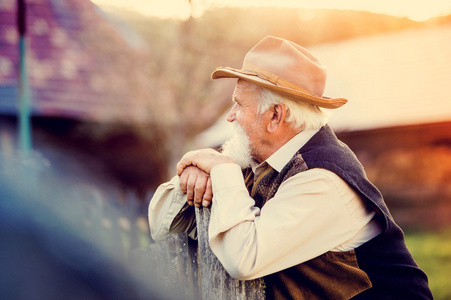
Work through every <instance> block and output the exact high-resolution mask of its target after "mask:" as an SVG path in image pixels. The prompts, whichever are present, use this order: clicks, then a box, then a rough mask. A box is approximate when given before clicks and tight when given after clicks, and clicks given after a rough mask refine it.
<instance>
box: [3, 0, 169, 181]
mask: <svg viewBox="0 0 451 300" xmlns="http://www.w3.org/2000/svg"><path fill="white" fill-rule="evenodd" d="M25 3H26V4H27V7H26V15H25V16H26V29H27V30H26V35H25V40H26V72H27V75H28V83H29V92H30V101H31V122H32V144H33V148H34V150H36V151H39V152H40V153H42V154H43V155H44V156H45V157H48V158H50V160H52V161H51V165H52V167H54V168H56V169H58V168H61V169H62V170H63V172H65V173H66V175H67V176H71V175H72V173H76V172H77V170H78V169H80V168H79V167H76V166H77V164H76V163H74V161H76V160H77V159H79V161H80V162H81V163H80V164H79V165H80V166H81V165H83V167H88V168H90V169H92V170H90V171H89V172H99V173H100V174H101V175H100V176H97V177H102V176H103V177H105V176H111V177H112V178H113V181H115V182H116V183H117V184H118V185H124V186H125V188H137V189H141V188H146V187H148V186H146V185H147V184H148V181H149V182H151V181H152V178H153V177H157V178H158V177H161V176H162V175H161V174H164V173H165V172H166V170H165V169H164V168H165V166H164V168H163V167H160V168H158V166H150V164H148V163H146V162H147V159H148V158H149V156H150V155H151V153H152V149H153V148H155V147H156V146H155V145H153V144H149V143H147V141H145V140H144V139H141V138H140V133H139V130H141V129H140V126H141V124H147V123H146V122H147V121H148V119H149V116H150V114H149V110H150V109H151V107H150V105H151V103H149V99H150V98H151V91H150V89H149V84H148V82H149V80H150V77H151V76H150V75H149V73H148V71H147V69H146V64H145V63H143V62H147V61H149V57H148V56H147V51H146V50H147V49H146V43H145V42H143V41H142V40H141V38H140V37H139V35H137V34H136V33H135V32H134V31H133V30H131V29H130V28H128V27H127V25H125V24H123V23H120V22H116V21H114V20H110V19H108V18H107V17H106V15H104V14H103V12H102V11H100V10H99V9H98V8H97V7H96V6H95V5H94V4H93V3H92V2H91V1H89V0H61V1H50V0H48V1H25ZM17 12H18V1H16V0H3V1H2V4H1V5H0V155H1V156H3V157H4V158H5V157H6V159H8V157H9V158H11V157H12V156H13V155H14V154H13V153H14V149H16V150H17V149H18V145H17V144H16V140H17V139H16V135H17V126H16V123H17V120H16V116H17V112H18V108H17V107H18V93H19V80H18V78H19V59H20V57H19V48H18V45H19V38H20V37H19V33H18V29H17V19H18V13H17ZM146 143H147V144H146ZM64 155H67V156H68V157H69V158H70V159H67V158H64V159H63V158H61V156H64ZM137 162H139V163H137ZM162 163H163V164H164V161H163V162H162ZM74 167H75V169H74ZM83 177H84V176H81V178H83ZM94 177H96V176H94ZM149 179H150V180H149Z"/></svg>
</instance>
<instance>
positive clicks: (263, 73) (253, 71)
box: [240, 62, 318, 97]
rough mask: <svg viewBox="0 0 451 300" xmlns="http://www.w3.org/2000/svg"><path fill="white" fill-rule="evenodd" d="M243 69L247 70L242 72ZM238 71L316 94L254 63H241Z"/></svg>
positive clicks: (278, 84)
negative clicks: (240, 68)
mask: <svg viewBox="0 0 451 300" xmlns="http://www.w3.org/2000/svg"><path fill="white" fill-rule="evenodd" d="M243 71H248V72H243ZM240 72H242V73H245V74H247V75H255V76H258V77H259V78H261V79H263V80H266V81H269V82H271V83H272V84H274V85H277V86H281V87H285V88H290V89H293V90H297V91H300V92H303V93H306V94H310V95H312V96H317V95H315V94H314V93H312V92H310V91H309V90H306V89H304V88H301V87H300V86H298V85H296V84H294V83H291V82H289V81H288V80H285V79H283V78H281V77H279V76H277V75H276V74H274V73H271V72H269V71H268V70H266V69H264V68H262V67H259V66H256V65H254V64H250V63H247V62H245V63H244V64H243V68H242V70H240ZM317 97H318V96H317Z"/></svg>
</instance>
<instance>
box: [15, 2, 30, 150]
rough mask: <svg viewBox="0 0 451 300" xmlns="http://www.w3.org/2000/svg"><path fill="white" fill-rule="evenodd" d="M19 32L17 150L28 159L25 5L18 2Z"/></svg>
mask: <svg viewBox="0 0 451 300" xmlns="http://www.w3.org/2000/svg"><path fill="white" fill-rule="evenodd" d="M17 21H18V22H17V27H18V31H19V107H18V110H19V122H18V123H19V149H20V150H21V152H22V154H23V155H25V157H27V158H28V155H29V153H30V151H31V147H32V146H31V122H30V93H29V86H28V74H27V65H26V4H25V0H18V18H17Z"/></svg>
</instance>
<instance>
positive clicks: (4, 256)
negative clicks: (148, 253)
mask: <svg viewBox="0 0 451 300" xmlns="http://www.w3.org/2000/svg"><path fill="white" fill-rule="evenodd" d="M1 162H2V165H3V166H4V164H5V161H4V160H3V161H1ZM14 169H15V170H16V171H17V174H14V175H12V174H11V173H9V174H6V173H5V172H4V169H3V170H1V172H0V191H1V192H0V208H1V209H0V239H1V240H2V242H1V244H0V253H1V255H0V298H1V299H161V298H164V299H173V298H176V296H175V293H176V291H175V289H172V290H171V292H169V291H168V290H162V289H161V287H159V286H157V285H156V284H155V280H154V279H156V278H157V276H158V274H156V273H152V272H151V271H149V272H147V274H148V277H147V278H142V277H141V278H140V277H139V276H137V274H136V271H135V270H136V269H135V268H133V263H132V261H131V259H130V257H128V256H129V255H128V254H130V250H131V249H130V246H128V247H127V246H126V245H127V244H129V245H130V243H129V241H130V238H131V236H132V234H131V232H130V230H129V231H128V232H127V233H125V232H124V230H122V229H121V228H119V226H116V225H115V224H117V223H125V221H119V222H117V219H119V220H120V219H121V216H123V215H124V214H126V211H124V209H123V208H120V207H117V206H115V205H114V203H113V202H102V200H101V199H100V198H99V197H98V196H97V197H96V196H95V193H92V194H91V195H87V194H84V193H83V191H82V189H80V186H77V185H69V184H65V183H63V182H62V181H61V180H56V179H55V177H51V176H49V175H52V174H50V172H47V173H46V174H45V175H46V176H45V177H44V176H42V175H44V173H42V171H41V172H37V171H36V168H34V167H32V168H30V166H26V165H25V164H23V163H21V164H16V165H15V168H14ZM38 175H40V176H41V177H40V178H38V177H39V176H38ZM57 175H58V174H53V176H57ZM122 218H123V217H122ZM122 220H125V219H122ZM122 227H124V225H122ZM120 244H122V245H120ZM127 248H128V250H127ZM121 252H127V253H121ZM150 277H152V278H150ZM144 281H145V282H144Z"/></svg>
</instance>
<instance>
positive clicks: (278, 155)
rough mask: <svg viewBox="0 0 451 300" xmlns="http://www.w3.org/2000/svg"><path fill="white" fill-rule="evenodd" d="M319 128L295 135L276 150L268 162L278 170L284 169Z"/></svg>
mask: <svg viewBox="0 0 451 300" xmlns="http://www.w3.org/2000/svg"><path fill="white" fill-rule="evenodd" d="M317 132H318V130H305V131H302V132H300V133H298V134H297V135H295V136H294V137H293V138H292V139H291V140H289V141H288V142H286V143H285V144H284V145H283V146H282V147H280V148H279V150H277V151H276V152H274V153H273V154H272V155H271V156H270V157H268V159H267V160H266V162H267V163H268V164H269V165H270V166H271V167H272V168H273V169H274V170H276V171H277V172H280V171H282V169H283V167H285V165H286V164H287V163H288V162H289V161H290V159H291V158H292V157H293V155H294V154H295V153H296V152H297V151H298V150H299V149H300V148H301V147H303V146H304V145H305V144H306V143H307V142H308V141H309V140H310V139H311V138H312V136H314V135H315V134H316V133H317Z"/></svg>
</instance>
